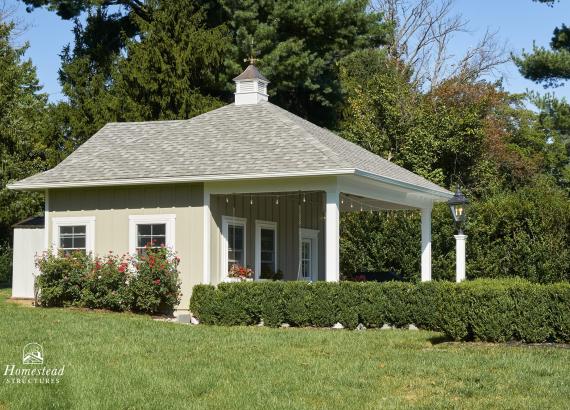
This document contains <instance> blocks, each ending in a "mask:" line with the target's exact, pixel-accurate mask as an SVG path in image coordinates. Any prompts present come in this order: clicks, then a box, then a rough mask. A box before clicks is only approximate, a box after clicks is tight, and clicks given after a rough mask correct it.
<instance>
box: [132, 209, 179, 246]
mask: <svg viewBox="0 0 570 410" xmlns="http://www.w3.org/2000/svg"><path fill="white" fill-rule="evenodd" d="M142 224H165V225H166V231H165V239H164V241H165V244H164V245H165V246H166V247H167V248H169V249H171V250H172V251H174V250H175V247H174V244H175V241H174V238H176V215H175V214H156V215H153V214H149V215H129V253H130V254H131V255H136V253H137V225H142Z"/></svg>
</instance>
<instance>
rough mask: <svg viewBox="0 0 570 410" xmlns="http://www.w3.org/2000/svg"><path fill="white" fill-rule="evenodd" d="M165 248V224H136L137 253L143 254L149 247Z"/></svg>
mask: <svg viewBox="0 0 570 410" xmlns="http://www.w3.org/2000/svg"><path fill="white" fill-rule="evenodd" d="M149 244H150V246H151V247H153V248H158V247H160V246H166V224H165V223H164V224H137V249H136V251H137V253H138V254H143V253H144V252H145V248H146V246H147V245H149Z"/></svg>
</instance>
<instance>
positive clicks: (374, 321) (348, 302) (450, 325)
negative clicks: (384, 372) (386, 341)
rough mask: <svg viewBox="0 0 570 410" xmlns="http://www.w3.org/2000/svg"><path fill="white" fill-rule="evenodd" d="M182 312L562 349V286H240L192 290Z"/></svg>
mask: <svg viewBox="0 0 570 410" xmlns="http://www.w3.org/2000/svg"><path fill="white" fill-rule="evenodd" d="M190 310H191V311H192V314H193V315H194V316H195V317H197V318H198V319H199V320H200V322H201V323H204V324H210V325H225V326H235V325H255V324H258V323H260V322H261V321H263V323H264V324H265V325H266V326H271V327H278V326H280V325H281V324H282V323H288V324H289V325H291V326H315V327H330V326H332V325H333V324H335V323H337V322H339V323H341V324H342V325H343V326H345V327H347V328H351V329H352V328H355V327H356V326H357V325H358V324H359V323H362V324H363V325H365V326H366V327H381V326H383V325H384V324H389V325H392V326H396V327H404V326H408V325H410V324H415V325H416V326H417V327H419V328H421V329H426V330H433V331H438V332H442V333H444V334H446V335H447V336H448V337H449V338H451V339H453V340H478V341H488V342H505V341H510V340H519V341H523V342H527V343H543V342H570V284H568V283H558V284H547V285H541V284H535V283H530V282H528V281H524V280H517V279H513V280H500V281H499V280H489V279H487V280H476V281H469V282H464V283H461V284H455V283H451V282H426V283H418V284H412V283H402V282H388V283H375V282H340V283H327V282H316V283H307V282H241V283H222V284H220V285H219V286H218V287H217V288H216V287H214V286H210V285H198V286H195V287H194V291H193V293H192V298H191V299H190Z"/></svg>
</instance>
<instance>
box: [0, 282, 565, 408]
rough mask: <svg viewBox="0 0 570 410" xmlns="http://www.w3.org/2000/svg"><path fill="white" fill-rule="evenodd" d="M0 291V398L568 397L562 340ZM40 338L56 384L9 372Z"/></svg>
mask: <svg viewBox="0 0 570 410" xmlns="http://www.w3.org/2000/svg"><path fill="white" fill-rule="evenodd" d="M8 295H9V290H8V289H4V290H0V338H1V343H0V368H1V371H2V385H1V386H0V409H4V408H6V409H20V408H21V409H47V408H93V409H95V408H96V409H100V408H117V409H125V408H151V409H159V408H161V409H162V408H220V409H244V408H265V409H274V408H283V409H291V408H351V409H356V408H370V409H378V408H406V407H417V408H426V409H428V408H429V409H433V408H452V407H453V408H457V407H460V408H513V409H515V408H516V409H518V408H567V406H568V400H569V399H568V397H569V396H570V363H569V362H570V349H563V348H553V347H529V346H505V345H480V344H467V343H463V344H458V343H441V339H440V337H439V335H438V334H437V333H430V332H423V331H405V330H367V331H364V332H355V331H348V330H341V331H333V330H315V329H267V328H253V327H252V328H220V327H206V326H186V325H178V324H172V323H164V322H156V321H153V320H151V319H149V318H148V317H144V316H135V315H130V314H114V313H97V312H88V311H79V310H63V309H39V308H30V307H25V306H18V305H15V304H13V303H9V302H6V300H5V299H6V297H7V296H8ZM29 342H38V343H40V344H42V345H43V348H44V355H45V364H46V365H47V366H48V367H61V366H63V365H65V374H64V375H63V377H62V378H61V381H60V383H59V384H56V385H31V384H30V385H13V384H6V383H5V379H6V378H5V376H4V372H5V368H6V365H8V364H16V365H17V366H20V367H23V365H22V363H21V354H22V347H23V346H24V345H25V344H26V343H29Z"/></svg>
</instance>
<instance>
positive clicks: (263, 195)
mask: <svg viewBox="0 0 570 410" xmlns="http://www.w3.org/2000/svg"><path fill="white" fill-rule="evenodd" d="M389 182H390V183H388V182H385V181H379V180H377V179H375V178H372V177H370V176H365V175H341V176H315V177H305V178H286V179H277V178H276V179H263V180H245V181H236V182H211V183H205V185H204V209H205V212H204V217H205V219H204V224H205V229H204V235H205V237H204V243H206V244H210V246H205V247H204V260H205V261H206V263H205V264H204V271H203V282H204V283H212V284H217V283H220V282H223V281H226V280H227V277H228V270H229V269H230V267H231V266H232V265H234V264H235V265H240V266H247V267H250V268H252V269H253V271H254V279H256V280H259V279H284V280H309V281H316V280H325V281H338V280H339V279H340V267H339V239H340V238H339V224H340V214H341V213H343V212H378V211H387V210H388V211H396V212H397V211H408V212H409V211H414V210H415V211H417V210H419V211H420V212H421V237H422V240H421V248H419V249H418V258H420V259H421V280H422V281H428V280H431V210H432V207H433V204H434V202H440V201H445V200H446V199H447V197H446V196H444V195H441V194H440V193H436V192H425V190H418V189H417V187H414V186H398V185H396V184H394V183H393V182H392V181H389Z"/></svg>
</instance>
